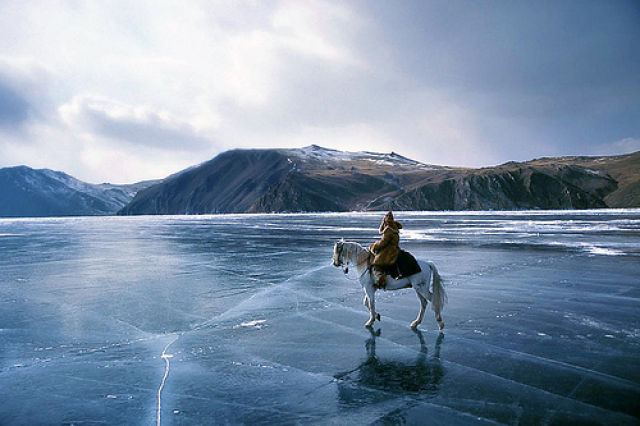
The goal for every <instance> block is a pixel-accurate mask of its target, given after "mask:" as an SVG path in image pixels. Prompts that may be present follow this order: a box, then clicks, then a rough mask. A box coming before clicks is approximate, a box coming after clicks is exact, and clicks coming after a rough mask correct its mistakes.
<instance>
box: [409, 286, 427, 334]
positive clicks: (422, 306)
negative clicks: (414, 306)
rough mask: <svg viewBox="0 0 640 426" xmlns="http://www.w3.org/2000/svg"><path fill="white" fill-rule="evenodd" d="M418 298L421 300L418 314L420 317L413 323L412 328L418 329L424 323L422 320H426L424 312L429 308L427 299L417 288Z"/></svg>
mask: <svg viewBox="0 0 640 426" xmlns="http://www.w3.org/2000/svg"><path fill="white" fill-rule="evenodd" d="M416 296H418V299H419V300H420V312H418V316H417V317H416V319H415V320H414V321H413V322H412V323H411V328H416V327H418V326H419V325H420V323H421V322H422V319H423V318H424V311H425V310H426V308H427V303H428V302H427V299H426V298H425V297H424V296H423V295H422V294H420V291H418V287H417V286H416Z"/></svg>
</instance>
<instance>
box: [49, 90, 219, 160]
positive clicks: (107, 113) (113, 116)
mask: <svg viewBox="0 0 640 426" xmlns="http://www.w3.org/2000/svg"><path fill="white" fill-rule="evenodd" d="M59 113H60V116H61V118H62V120H63V121H64V122H65V123H66V124H68V125H69V126H71V127H72V128H74V129H76V130H78V131H79V132H89V133H93V134H96V135H98V136H103V137H108V138H111V139H113V140H114V141H116V142H119V143H125V144H130V145H133V146H140V145H144V146H148V147H154V148H158V149H163V150H182V151H184V150H201V149H203V148H206V147H209V146H211V145H213V142H212V140H211V139H210V138H208V137H207V136H206V135H204V134H201V133H200V132H198V130H197V129H196V127H195V126H194V125H192V124H191V123H189V122H188V121H186V120H184V119H180V118H178V117H175V116H173V115H172V114H170V113H168V112H167V111H164V110H157V109H153V108H152V107H150V106H147V105H128V104H126V103H123V102H118V101H114V100H111V99H106V98H102V97H99V96H92V95H82V96H75V97H74V98H73V99H72V100H71V101H70V102H68V103H66V104H64V105H62V106H60V108H59Z"/></svg>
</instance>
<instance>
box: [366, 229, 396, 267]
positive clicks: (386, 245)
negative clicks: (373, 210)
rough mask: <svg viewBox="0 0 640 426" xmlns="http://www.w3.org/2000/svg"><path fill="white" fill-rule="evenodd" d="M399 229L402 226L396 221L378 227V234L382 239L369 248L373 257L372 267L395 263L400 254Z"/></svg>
mask: <svg viewBox="0 0 640 426" xmlns="http://www.w3.org/2000/svg"><path fill="white" fill-rule="evenodd" d="M399 229H402V225H401V224H400V222H396V221H393V223H391V224H386V226H385V224H384V223H383V224H382V225H380V231H379V232H380V234H382V237H381V238H380V240H379V241H376V242H375V243H373V244H371V245H370V246H369V250H370V251H371V252H372V253H373V254H374V255H375V258H374V259H373V264H374V265H393V264H394V263H396V260H397V259H398V253H400V246H399V244H400V232H399Z"/></svg>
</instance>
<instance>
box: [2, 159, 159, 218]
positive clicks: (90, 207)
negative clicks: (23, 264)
mask: <svg viewBox="0 0 640 426" xmlns="http://www.w3.org/2000/svg"><path fill="white" fill-rule="evenodd" d="M157 182H158V181H146V182H139V183H134V184H130V185H113V184H109V183H103V184H99V185H93V184H89V183H86V182H82V181H80V180H78V179H76V178H74V177H72V176H69V175H68V174H66V173H63V172H58V171H54V170H49V169H39V170H35V169H32V168H30V167H27V166H17V167H6V168H2V169H0V217H22V216H84V215H106V214H114V213H116V212H117V211H118V210H120V209H121V208H122V207H123V206H125V205H126V204H127V203H128V202H129V201H131V199H132V198H133V197H134V195H135V194H136V193H137V192H138V191H139V190H140V189H143V188H146V187H148V186H150V185H153V184H155V183H157Z"/></svg>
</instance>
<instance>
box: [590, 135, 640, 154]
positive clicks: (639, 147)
mask: <svg viewBox="0 0 640 426" xmlns="http://www.w3.org/2000/svg"><path fill="white" fill-rule="evenodd" d="M636 151H640V138H632V137H629V138H623V139H620V140H617V141H614V142H611V143H605V144H601V145H598V146H596V147H595V148H594V149H593V150H592V151H591V152H590V154H593V155H615V154H628V153H631V152H636Z"/></svg>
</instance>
